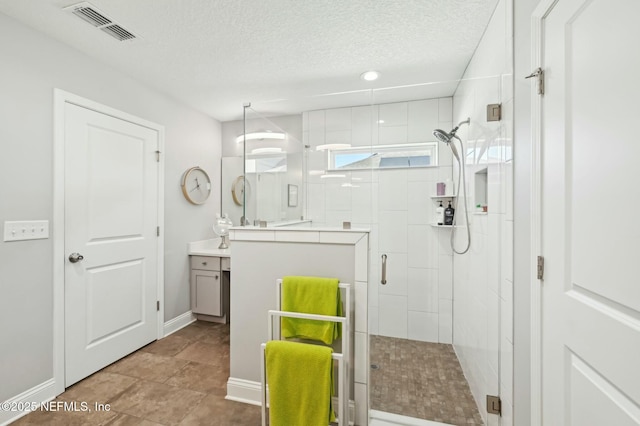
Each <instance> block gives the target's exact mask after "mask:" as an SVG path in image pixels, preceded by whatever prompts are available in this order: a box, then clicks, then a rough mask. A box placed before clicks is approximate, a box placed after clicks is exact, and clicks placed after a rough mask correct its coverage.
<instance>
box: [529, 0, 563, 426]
mask: <svg viewBox="0 0 640 426" xmlns="http://www.w3.org/2000/svg"><path fill="white" fill-rule="evenodd" d="M558 1H559V0H541V1H540V3H539V4H538V6H537V7H536V8H535V10H534V11H533V13H532V14H531V71H532V72H533V70H534V69H536V68H538V67H540V68H542V69H544V66H545V64H544V63H543V36H544V27H543V25H544V19H545V18H546V17H547V16H548V14H549V13H550V12H551V10H552V9H553V8H554V6H555V5H556V3H557V2H558ZM523 77H524V76H523ZM534 80H535V79H531V83H530V84H531V95H530V96H531V152H530V154H531V266H530V271H532V273H531V275H530V282H529V286H530V297H531V301H530V303H531V341H530V344H531V354H530V356H531V361H530V362H531V364H530V365H531V397H530V398H531V401H530V402H531V426H541V425H542V334H543V330H542V286H543V281H542V280H539V279H538V277H537V274H536V272H537V256H542V255H543V253H542V162H541V160H542V155H541V154H542V124H543V123H542V106H543V96H544V95H539V94H538V90H537V87H536V86H537V85H536V82H535V81H534Z"/></svg>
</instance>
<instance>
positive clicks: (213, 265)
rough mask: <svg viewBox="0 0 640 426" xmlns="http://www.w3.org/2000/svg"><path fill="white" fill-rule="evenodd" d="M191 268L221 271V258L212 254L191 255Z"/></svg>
mask: <svg viewBox="0 0 640 426" xmlns="http://www.w3.org/2000/svg"><path fill="white" fill-rule="evenodd" d="M191 269H201V270H205V271H219V270H220V258H219V257H211V256H191Z"/></svg>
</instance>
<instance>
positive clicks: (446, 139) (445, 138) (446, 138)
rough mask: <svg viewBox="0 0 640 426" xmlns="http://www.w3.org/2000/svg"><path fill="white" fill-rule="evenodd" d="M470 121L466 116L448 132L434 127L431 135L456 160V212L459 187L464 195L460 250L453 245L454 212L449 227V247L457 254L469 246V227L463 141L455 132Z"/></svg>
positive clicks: (463, 251)
mask: <svg viewBox="0 0 640 426" xmlns="http://www.w3.org/2000/svg"><path fill="white" fill-rule="evenodd" d="M470 123H471V118H467V119H466V120H464V121H461V122H460V123H458V125H457V126H456V127H454V128H453V129H452V130H451V131H450V132H445V131H444V130H442V129H435V130H434V131H433V136H435V137H436V139H438V140H439V141H440V142H443V143H445V144H447V145H449V148H451V152H452V153H453V156H454V157H455V158H456V160H457V161H458V191H457V194H456V198H455V200H454V204H455V210H456V211H457V212H459V210H458V201H459V199H460V187H462V191H463V197H464V216H465V219H466V225H467V246H466V248H465V249H464V250H462V251H458V250H456V248H455V247H454V243H453V236H454V231H455V227H456V218H457V216H458V215H457V214H456V215H455V216H454V222H453V227H452V228H451V239H450V243H451V249H452V250H453V251H454V252H455V253H457V254H464V253H466V252H467V251H469V247H471V231H470V229H469V212H468V210H467V203H466V200H467V184H466V178H465V164H464V156H465V149H464V143H463V142H462V139H460V138H459V137H458V136H457V135H456V132H457V131H458V129H459V128H460V126H462V125H463V124H470ZM454 138H455V139H457V140H458V142H460V148H461V150H462V157H461V156H460V154H458V149H457V148H456V146H455V144H454V143H453V139H454Z"/></svg>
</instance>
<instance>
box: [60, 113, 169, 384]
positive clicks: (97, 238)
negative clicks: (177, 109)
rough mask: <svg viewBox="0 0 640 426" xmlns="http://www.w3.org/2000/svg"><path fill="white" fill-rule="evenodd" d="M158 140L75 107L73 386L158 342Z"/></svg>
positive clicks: (69, 272) (70, 301)
mask: <svg viewBox="0 0 640 426" xmlns="http://www.w3.org/2000/svg"><path fill="white" fill-rule="evenodd" d="M158 143H159V138H158V132H157V131H156V130H152V129H149V128H147V127H143V126H141V125H137V124H134V123H131V122H128V121H124V120H121V119H118V118H114V117H111V116H109V115H105V114H102V113H99V112H95V111H92V110H90V109H87V108H83V107H80V106H76V105H73V104H70V103H66V104H65V179H64V180H65V204H64V220H65V256H66V257H68V258H69V256H71V255H72V254H73V253H78V254H79V255H81V256H82V257H83V258H82V259H81V260H79V261H77V262H75V263H74V262H72V260H71V259H70V258H69V259H65V262H66V263H65V375H66V377H65V386H70V385H71V384H73V383H75V382H77V381H78V380H81V379H83V378H84V377H86V376H88V375H90V374H92V373H93V372H95V371H97V370H99V369H101V368H103V367H105V366H106V365H108V364H110V363H112V362H114V361H116V360H118V359H120V358H122V357H123V356H125V355H127V354H129V353H131V352H133V351H135V350H136V349H138V348H140V347H141V346H144V345H145V344H147V343H149V342H151V341H153V340H155V339H156V333H157V313H156V300H157V283H158V281H157V280H158V272H157V262H158V258H157V257H158V255H157V248H158V237H157V235H156V232H157V226H158V173H159V166H158V163H157V161H156V150H158Z"/></svg>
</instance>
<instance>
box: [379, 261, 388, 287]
mask: <svg viewBox="0 0 640 426" xmlns="http://www.w3.org/2000/svg"><path fill="white" fill-rule="evenodd" d="M386 283H387V255H386V254H383V255H382V279H381V280H380V284H382V285H385V284H386Z"/></svg>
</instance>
